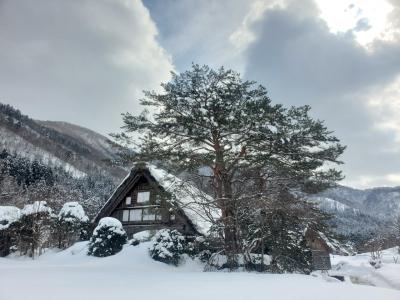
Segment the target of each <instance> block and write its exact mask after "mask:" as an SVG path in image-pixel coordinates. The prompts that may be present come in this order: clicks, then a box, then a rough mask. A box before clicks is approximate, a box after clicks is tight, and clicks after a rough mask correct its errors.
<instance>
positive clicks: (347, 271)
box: [329, 248, 400, 290]
mask: <svg viewBox="0 0 400 300" xmlns="http://www.w3.org/2000/svg"><path fill="white" fill-rule="evenodd" d="M369 260H370V255H369V254H368V253H364V254H358V255H356V256H332V264H333V270H332V271H330V272H329V273H330V274H332V275H344V276H346V280H347V281H349V282H353V283H358V284H365V285H371V286H379V287H386V288H392V289H397V290H400V255H399V253H398V250H397V249H396V248H392V249H387V250H384V251H383V252H382V266H381V267H380V268H379V269H375V268H373V267H372V266H371V265H370V264H369Z"/></svg>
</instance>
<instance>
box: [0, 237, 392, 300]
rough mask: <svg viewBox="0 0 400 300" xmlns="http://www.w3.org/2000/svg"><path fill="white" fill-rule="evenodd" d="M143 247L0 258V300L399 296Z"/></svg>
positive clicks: (80, 248)
mask: <svg viewBox="0 0 400 300" xmlns="http://www.w3.org/2000/svg"><path fill="white" fill-rule="evenodd" d="M148 246H149V244H147V243H142V244H140V245H139V246H136V247H133V246H126V247H125V248H124V250H123V251H121V252H120V253H119V254H117V255H115V256H112V257H108V258H94V257H88V256H87V255H86V254H85V253H86V251H87V249H86V243H78V244H76V245H74V246H73V247H71V248H70V249H67V250H65V251H62V252H59V253H54V252H48V253H46V254H44V255H43V256H41V257H40V258H39V259H38V260H35V261H32V260H29V259H27V258H16V257H14V258H1V259H0V300H22V299H24V300H25V299H31V300H36V299H40V300H62V299H68V300H70V299H72V300H80V299H82V300H83V299H85V300H89V299H95V300H102V299H107V300H110V299H157V300H159V299H174V300H179V299H191V300H197V299H199V300H200V299H201V300H206V299H207V300H208V299H210V300H211V299H218V300H224V299H229V300H236V299H246V300H251V299H274V300H275V299H282V300H289V299H299V300H300V299H307V300H310V299H332V300H333V299H335V300H338V299H340V300H346V299H351V300H354V299H357V298H358V299H363V300H370V299H371V300H372V299H377V300H386V299H387V300H390V299H393V300H394V299H396V300H399V299H400V291H398V290H394V289H388V288H380V287H372V286H367V285H358V284H352V283H350V282H344V283H341V282H327V281H326V280H324V279H322V278H316V277H313V276H305V275H292V274H290V275H289V274H288V275H273V274H255V273H243V272H241V273H239V272H238V273H225V272H203V266H201V265H200V264H198V263H196V262H193V261H188V262H186V264H185V265H183V266H180V267H178V268H176V267H172V266H167V265H164V264H162V263H158V262H155V261H153V260H151V259H150V257H149V256H148V255H147V248H148ZM337 259H338V260H341V261H344V260H345V259H347V260H348V261H347V264H348V266H347V271H348V272H350V271H351V270H352V271H354V270H357V263H359V266H358V267H359V268H364V267H365V268H366V266H362V265H363V264H364V262H363V260H365V258H364V259H363V258H361V257H353V259H351V258H343V257H341V258H337V257H335V258H334V260H335V262H336V260H337ZM345 265H346V264H342V271H343V270H345V267H344V266H345ZM350 266H353V268H351V267H350ZM398 266H400V265H397V267H398ZM371 271H372V270H371ZM386 271H387V272H388V273H390V272H392V271H393V273H396V272H397V276H398V275H399V271H400V269H399V268H397V269H393V270H392V269H391V267H390V268H389V267H388V269H387V270H386V267H385V265H384V267H383V268H382V271H379V272H380V273H382V274H383V273H385V274H386ZM354 272H355V271H354ZM394 278H395V277H393V278H392V279H393V280H394ZM398 282H399V281H397V283H396V284H398Z"/></svg>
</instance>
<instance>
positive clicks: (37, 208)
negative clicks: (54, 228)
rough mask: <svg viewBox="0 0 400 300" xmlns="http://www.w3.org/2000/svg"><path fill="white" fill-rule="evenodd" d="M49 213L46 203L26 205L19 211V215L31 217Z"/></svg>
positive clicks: (38, 202)
mask: <svg viewBox="0 0 400 300" xmlns="http://www.w3.org/2000/svg"><path fill="white" fill-rule="evenodd" d="M42 212H44V213H46V212H47V213H49V214H51V208H50V207H48V206H47V202H46V201H35V202H33V204H27V205H25V206H24V208H23V209H22V210H21V215H25V216H26V215H31V214H37V213H42Z"/></svg>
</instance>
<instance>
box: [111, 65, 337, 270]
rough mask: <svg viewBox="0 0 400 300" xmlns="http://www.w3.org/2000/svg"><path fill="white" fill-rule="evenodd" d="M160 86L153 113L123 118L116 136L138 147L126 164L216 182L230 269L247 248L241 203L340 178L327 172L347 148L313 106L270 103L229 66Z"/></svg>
mask: <svg viewBox="0 0 400 300" xmlns="http://www.w3.org/2000/svg"><path fill="white" fill-rule="evenodd" d="M161 86H162V88H163V92H162V93H157V92H151V91H148V92H145V98H144V99H142V100H141V104H142V105H143V106H145V107H149V108H151V109H153V110H154V111H155V113H154V114H153V115H152V116H150V115H149V111H148V110H147V109H145V110H144V111H143V112H142V113H141V114H140V115H136V116H135V115H131V114H129V113H127V114H124V117H123V121H124V124H125V125H124V132H123V133H121V134H115V135H114V137H115V138H116V139H118V140H119V141H123V142H126V143H129V142H131V143H133V144H135V146H137V148H138V149H139V151H138V153H135V154H134V155H133V156H131V157H127V158H128V159H129V158H130V159H133V160H136V161H139V160H142V161H160V162H162V163H164V164H166V165H167V166H168V167H169V168H170V169H171V170H174V171H175V172H177V173H178V172H185V173H186V174H194V176H197V177H203V178H205V179H206V180H205V181H207V182H209V183H210V187H211V191H212V194H213V195H214V196H215V199H216V201H215V202H214V201H213V202H212V203H209V206H216V207H217V208H218V209H220V210H221V213H222V218H221V221H222V223H221V225H222V226H217V227H216V228H217V229H219V230H220V232H217V233H216V234H215V235H216V236H219V237H221V239H222V242H223V247H224V252H225V253H226V255H227V256H228V265H231V267H235V266H237V265H238V263H237V261H236V254H237V253H239V252H240V251H241V248H242V246H243V243H244V239H243V238H242V233H241V228H240V226H239V224H238V220H239V219H240V218H241V217H242V216H241V214H242V210H241V209H239V207H241V204H240V203H241V202H242V200H243V199H246V202H248V201H250V202H257V201H259V199H266V198H268V197H273V196H274V195H273V194H279V193H280V191H282V190H284V191H285V190H297V191H305V192H318V191H321V190H323V189H325V188H327V187H330V186H332V185H334V184H335V182H336V181H337V180H340V179H341V178H342V175H341V172H339V171H338V170H335V169H333V168H331V169H328V168H322V167H323V166H326V163H327V162H329V163H331V164H340V163H341V162H340V160H339V156H340V155H341V154H342V153H343V151H344V149H345V147H343V146H342V145H340V143H339V140H338V139H337V138H336V137H335V136H334V135H332V133H331V132H330V131H329V130H328V129H327V128H326V126H325V125H324V124H323V122H322V121H320V120H314V119H312V118H311V117H310V116H309V111H310V107H309V106H302V107H291V108H284V107H283V106H282V105H276V104H272V102H271V100H270V99H269V97H268V96H267V91H266V89H265V88H264V87H263V86H260V85H256V83H255V82H252V81H243V80H242V79H241V78H240V75H239V74H238V73H236V72H234V71H232V70H225V69H224V68H220V69H218V70H213V69H211V68H209V67H208V66H199V65H193V66H192V69H191V70H189V71H186V72H183V73H181V74H175V73H173V74H172V80H171V81H170V82H168V83H163V84H162V85H161ZM132 133H133V134H137V133H139V134H140V136H141V139H140V140H139V142H132V141H137V140H138V139H137V138H135V139H132V136H131V134H132ZM199 169H203V170H204V169H205V170H207V171H206V172H202V173H199V172H198V170H199ZM200 181H202V182H204V180H200ZM271 185H272V186H273V188H274V189H273V190H271V189H269V188H270V186H271ZM254 191H256V192H254ZM249 207H252V206H251V205H250V206H249ZM250 211H251V209H250V210H249V212H250ZM212 221H215V220H212Z"/></svg>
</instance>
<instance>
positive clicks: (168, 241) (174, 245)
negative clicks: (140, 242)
mask: <svg viewBox="0 0 400 300" xmlns="http://www.w3.org/2000/svg"><path fill="white" fill-rule="evenodd" d="M185 244H186V239H185V237H184V236H183V235H182V234H181V233H180V232H179V231H177V230H171V229H161V230H160V231H158V232H157V233H156V235H155V236H154V238H153V245H152V246H151V247H150V256H151V257H152V258H153V259H154V260H157V261H160V262H163V263H166V264H172V265H175V266H177V265H178V264H179V262H180V259H181V255H182V254H183V253H184V251H185Z"/></svg>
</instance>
